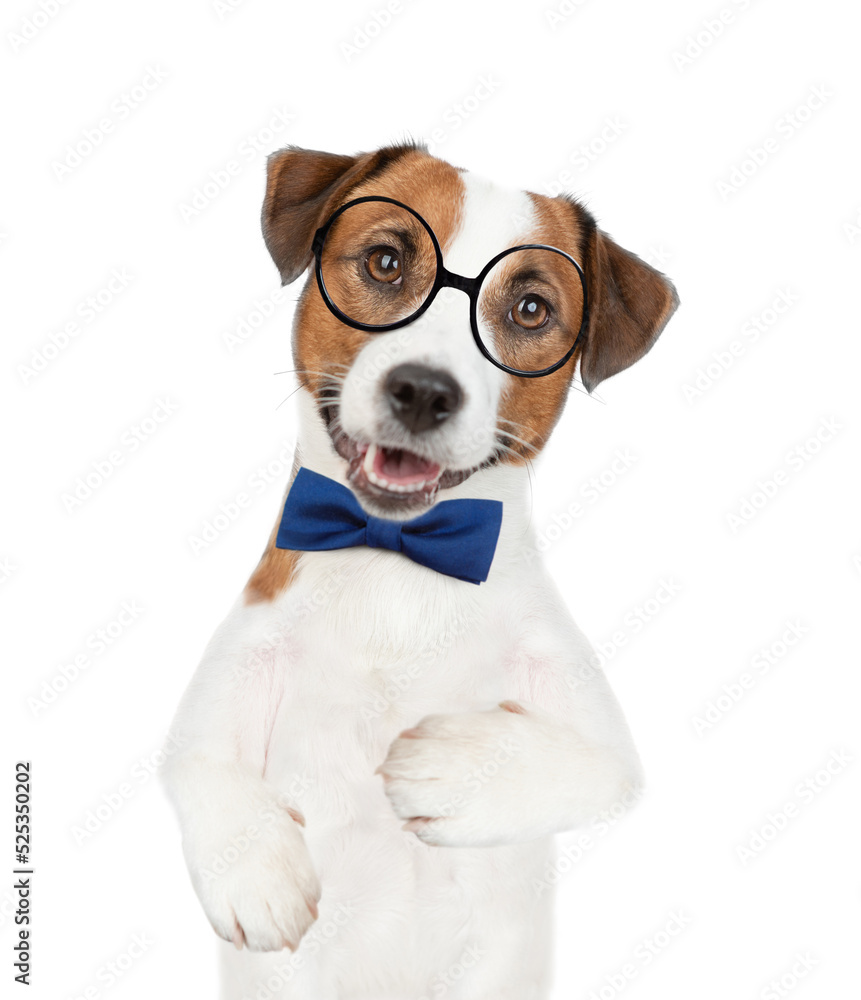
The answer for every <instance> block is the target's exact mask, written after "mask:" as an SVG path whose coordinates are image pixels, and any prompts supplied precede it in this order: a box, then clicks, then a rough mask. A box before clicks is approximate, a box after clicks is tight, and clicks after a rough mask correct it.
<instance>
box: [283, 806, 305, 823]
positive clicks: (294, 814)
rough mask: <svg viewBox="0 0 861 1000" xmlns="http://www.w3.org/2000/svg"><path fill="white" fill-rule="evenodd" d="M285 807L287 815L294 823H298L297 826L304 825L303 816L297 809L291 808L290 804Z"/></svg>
mask: <svg viewBox="0 0 861 1000" xmlns="http://www.w3.org/2000/svg"><path fill="white" fill-rule="evenodd" d="M286 809H287V815H288V816H289V817H290V818H291V819H292V820H293V822H294V823H298V824H299V826H304V825H305V817H304V816H303V815H302V813H300V812H299V810H298V809H293V808H291V807H290V806H287V807H286Z"/></svg>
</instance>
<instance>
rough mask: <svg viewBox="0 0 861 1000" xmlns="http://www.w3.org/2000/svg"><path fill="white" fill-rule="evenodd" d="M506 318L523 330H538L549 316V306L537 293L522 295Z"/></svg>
mask: <svg viewBox="0 0 861 1000" xmlns="http://www.w3.org/2000/svg"><path fill="white" fill-rule="evenodd" d="M508 318H509V319H510V320H511V321H512V322H514V323H516V324H517V325H518V326H522V327H523V329H524V330H540V329H541V327H542V326H544V324H545V323H546V322H547V321H548V319H549V318H550V306H548V305H547V303H546V302H545V301H544V299H542V298H541V297H540V296H539V295H524V296H523V298H522V299H521V300H520V301H519V302H518V303H517V305H516V306H515V307H514V308H513V309H512V310H511V312H509V314H508Z"/></svg>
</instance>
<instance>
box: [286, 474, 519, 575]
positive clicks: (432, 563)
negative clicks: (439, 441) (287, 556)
mask: <svg viewBox="0 0 861 1000" xmlns="http://www.w3.org/2000/svg"><path fill="white" fill-rule="evenodd" d="M501 525H502V504H501V503H500V501H499V500H468V499H464V500H443V501H442V502H441V503H438V504H435V505H434V506H433V507H431V509H430V510H428V511H426V512H425V513H424V514H421V515H420V516H419V517H416V518H413V519H412V520H411V521H391V520H388V519H387V518H383V517H375V516H374V515H373V514H367V513H366V512H365V511H364V510H363V509H362V506H361V505H360V504H359V501H358V500H357V499H356V497H355V496H354V495H353V493H352V491H351V490H349V489H347V487H346V486H342V485H341V484H340V483H336V482H335V480H334V479H329V478H328V477H327V476H321V475H320V474H319V473H317V472H312V471H311V470H310V469H305V468H302V469H299V471H298V472H297V473H296V478H295V479H294V480H293V485H292V486H291V487H290V491H289V492H288V494H287V499H286V501H285V502H284V511H283V513H282V515H281V523H280V524H279V526H278V536H277V538H276V540H275V544H276V546H277V547H278V548H279V549H296V550H299V551H304V552H309V551H321V550H328V549H345V548H351V547H353V546H357V545H367V546H368V547H369V548H372V549H389V550H390V551H392V552H402V553H403V554H404V555H405V556H407V557H408V558H409V559H412V561H413V562H416V563H418V564H419V565H421V566H427V567H428V568H429V569H433V570H435V571H436V572H438V573H444V574H445V575H446V576H453V577H456V578H457V579H458V580H465V581H467V582H468V583H481V582H482V581H484V580H486V579H487V575H488V573H489V572H490V564H491V562H492V561H493V554H494V552H495V551H496V542H497V539H498V538H499V530H500V527H501Z"/></svg>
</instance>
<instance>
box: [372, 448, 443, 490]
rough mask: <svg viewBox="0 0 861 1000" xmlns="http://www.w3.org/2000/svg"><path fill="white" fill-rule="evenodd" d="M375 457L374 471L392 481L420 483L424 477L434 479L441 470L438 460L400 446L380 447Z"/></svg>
mask: <svg viewBox="0 0 861 1000" xmlns="http://www.w3.org/2000/svg"><path fill="white" fill-rule="evenodd" d="M375 458H376V461H375V462H374V465H375V467H376V468H375V469H374V471H375V472H376V473H377V474H378V475H382V476H384V477H385V478H386V479H388V480H390V481H392V482H397V483H405V484H406V483H418V482H421V481H422V480H424V479H433V477H434V476H436V474H437V473H438V472H439V465H438V464H437V463H436V462H430V461H428V460H427V459H426V458H421V457H420V456H419V455H414V454H413V453H412V452H411V451H402V450H400V449H398V448H380V449H379V450H378V451H377V454H376V456H375Z"/></svg>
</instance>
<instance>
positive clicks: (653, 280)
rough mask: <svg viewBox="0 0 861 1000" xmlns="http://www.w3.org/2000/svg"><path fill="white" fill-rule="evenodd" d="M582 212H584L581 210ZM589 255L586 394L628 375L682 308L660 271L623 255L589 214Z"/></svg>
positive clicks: (583, 362)
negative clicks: (622, 374) (626, 371)
mask: <svg viewBox="0 0 861 1000" xmlns="http://www.w3.org/2000/svg"><path fill="white" fill-rule="evenodd" d="M581 211H582V210H581ZM582 214H583V215H584V216H585V217H586V219H587V220H588V223H591V224H590V225H587V227H586V228H587V232H588V236H587V241H586V253H585V255H584V256H585V268H584V270H585V273H586V289H587V294H588V297H589V325H588V329H587V331H586V343H585V345H584V346H583V348H582V351H581V354H580V377H581V378H582V380H583V385H584V386H585V387H586V390H587V392H592V390H593V389H594V388H595V387H596V386H597V385H598V384H599V383H600V382H603V381H604V379H605V378H610V376H611V375H616V374H617V373H618V372H620V371H624V369H625V368H628V367H629V366H630V365H632V364H633V363H634V362H635V361H639V360H640V358H641V357H642V356H643V355H644V354H645V353H646V352H647V351H648V350H649V349H650V348H651V347H652V345H653V344H654V343H655V341H656V340H657V339H658V335H659V334H660V332H661V331H662V330H663V329H664V327H665V326H666V325H667V322H668V320H669V318H670V316H672V315H673V313H674V312H675V310H676V307H677V306H678V304H679V298H678V295H677V294H676V290H675V288H674V287H673V285H672V283H671V282H670V281H669V280H668V279H667V278H666V277H665V276H664V275H663V274H661V272H660V271H656V270H655V268H653V267H651V266H650V265H649V264H647V263H646V262H645V261H643V260H640V258H639V257H637V256H635V255H634V254H632V253H629V252H628V251H627V250H623V249H622V247H620V246H619V245H618V244H617V243H614V242H613V240H611V239H610V237H609V236H608V235H607V234H606V233H603V232H601V230H600V229H598V228H597V226H595V224H594V220H592V218H591V216H589V215H588V213H586V212H583V213H582Z"/></svg>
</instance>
